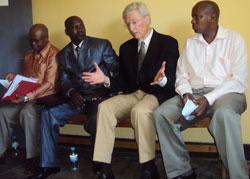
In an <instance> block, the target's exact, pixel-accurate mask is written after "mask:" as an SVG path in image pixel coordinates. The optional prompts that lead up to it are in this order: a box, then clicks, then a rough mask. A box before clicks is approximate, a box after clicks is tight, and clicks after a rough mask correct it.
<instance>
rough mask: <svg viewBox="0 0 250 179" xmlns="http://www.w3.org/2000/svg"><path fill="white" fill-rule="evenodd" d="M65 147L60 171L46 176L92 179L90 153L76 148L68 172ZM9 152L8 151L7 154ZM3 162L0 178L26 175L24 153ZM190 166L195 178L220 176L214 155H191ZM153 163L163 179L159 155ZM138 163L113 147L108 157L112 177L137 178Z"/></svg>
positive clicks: (134, 155) (132, 155) (217, 178)
mask: <svg viewBox="0 0 250 179" xmlns="http://www.w3.org/2000/svg"><path fill="white" fill-rule="evenodd" d="M69 148H70V147H69V146H60V156H61V161H62V167H61V172H59V173H57V174H55V175H52V176H50V177H49V178H50V179H68V178H70V179H80V178H81V179H95V175H94V174H93V172H92V166H91V164H92V163H91V158H92V157H91V152H90V149H89V148H88V147H84V146H80V147H76V150H77V152H78V154H79V164H80V170H79V172H78V173H72V172H71V171H70V162H69V157H68V154H69V151H70V149H69ZM9 155H10V154H9ZM8 158H9V160H8V161H7V163H6V164H5V165H2V166H0V179H23V178H26V177H27V176H28V175H25V174H24V166H25V154H24V151H21V152H20V156H19V158H18V159H13V158H11V157H10V156H9V157H8ZM191 163H192V166H193V168H194V169H195V171H196V174H197V178H198V179H220V178H221V165H220V162H219V161H218V159H217V158H200V157H199V158H198V157H192V160H191ZM156 165H157V167H158V170H159V172H160V175H161V178H162V179H165V178H166V175H165V171H164V167H163V164H162V159H161V155H160V154H159V153H157V155H156ZM140 167H141V166H140V165H139V163H138V156H137V151H135V150H132V151H128V150H118V149H115V151H114V154H113V160H112V168H113V171H114V174H115V177H116V179H137V178H140Z"/></svg>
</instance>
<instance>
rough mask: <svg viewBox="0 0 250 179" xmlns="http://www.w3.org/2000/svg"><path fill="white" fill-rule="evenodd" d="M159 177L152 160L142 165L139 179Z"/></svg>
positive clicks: (156, 178)
mask: <svg viewBox="0 0 250 179" xmlns="http://www.w3.org/2000/svg"><path fill="white" fill-rule="evenodd" d="M159 178H160V175H159V172H158V170H157V167H156V165H155V162H154V160H151V161H148V162H146V163H143V165H142V170H141V177H140V179H159Z"/></svg>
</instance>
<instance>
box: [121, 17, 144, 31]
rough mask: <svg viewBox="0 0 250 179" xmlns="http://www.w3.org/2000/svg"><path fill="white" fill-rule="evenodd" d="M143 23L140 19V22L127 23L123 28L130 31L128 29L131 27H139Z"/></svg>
mask: <svg viewBox="0 0 250 179" xmlns="http://www.w3.org/2000/svg"><path fill="white" fill-rule="evenodd" d="M141 21H142V19H140V20H133V21H131V22H128V23H125V24H124V25H123V27H124V28H125V29H128V28H129V27H130V25H133V26H138V25H140V23H141Z"/></svg>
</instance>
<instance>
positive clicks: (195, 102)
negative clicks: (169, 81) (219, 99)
mask: <svg viewBox="0 0 250 179" xmlns="http://www.w3.org/2000/svg"><path fill="white" fill-rule="evenodd" d="M188 99H190V100H192V101H193V102H194V104H197V101H196V100H195V99H194V96H193V95H192V94H191V93H185V94H184V95H183V98H182V103H183V105H185V104H186V102H187V100H188Z"/></svg>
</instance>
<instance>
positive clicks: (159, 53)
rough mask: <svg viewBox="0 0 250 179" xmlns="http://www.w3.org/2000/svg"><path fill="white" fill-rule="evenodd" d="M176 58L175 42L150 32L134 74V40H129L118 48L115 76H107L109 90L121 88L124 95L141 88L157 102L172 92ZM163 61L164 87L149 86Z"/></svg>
mask: <svg viewBox="0 0 250 179" xmlns="http://www.w3.org/2000/svg"><path fill="white" fill-rule="evenodd" d="M178 58H179V51H178V42H177V41H176V40H175V39H174V38H172V37H170V36H167V35H163V34H159V33H157V32H156V31H154V32H153V35H152V38H151V41H150V43H149V47H148V50H147V54H146V56H145V58H144V61H143V64H142V68H141V71H140V73H139V74H138V40H136V39H134V38H133V39H130V40H128V41H127V42H125V43H124V44H122V45H121V47H120V55H119V76H118V77H112V78H110V89H111V91H123V92H124V93H126V94H128V93H133V92H135V91H136V90H138V89H141V90H142V91H144V92H146V93H149V94H153V95H155V96H156V98H157V99H158V101H159V104H161V103H162V102H163V101H165V100H166V99H169V98H171V97H173V96H174V95H175V94H176V93H175V72H176V64H177V60H178ZM163 61H166V66H165V74H166V77H167V80H168V81H167V84H166V85H165V86H164V87H160V86H159V85H154V86H151V85H150V83H151V82H153V81H154V77H155V75H156V74H157V72H158V71H159V69H160V67H161V64H162V62H163ZM137 74H138V76H137ZM137 78H138V80H137Z"/></svg>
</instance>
